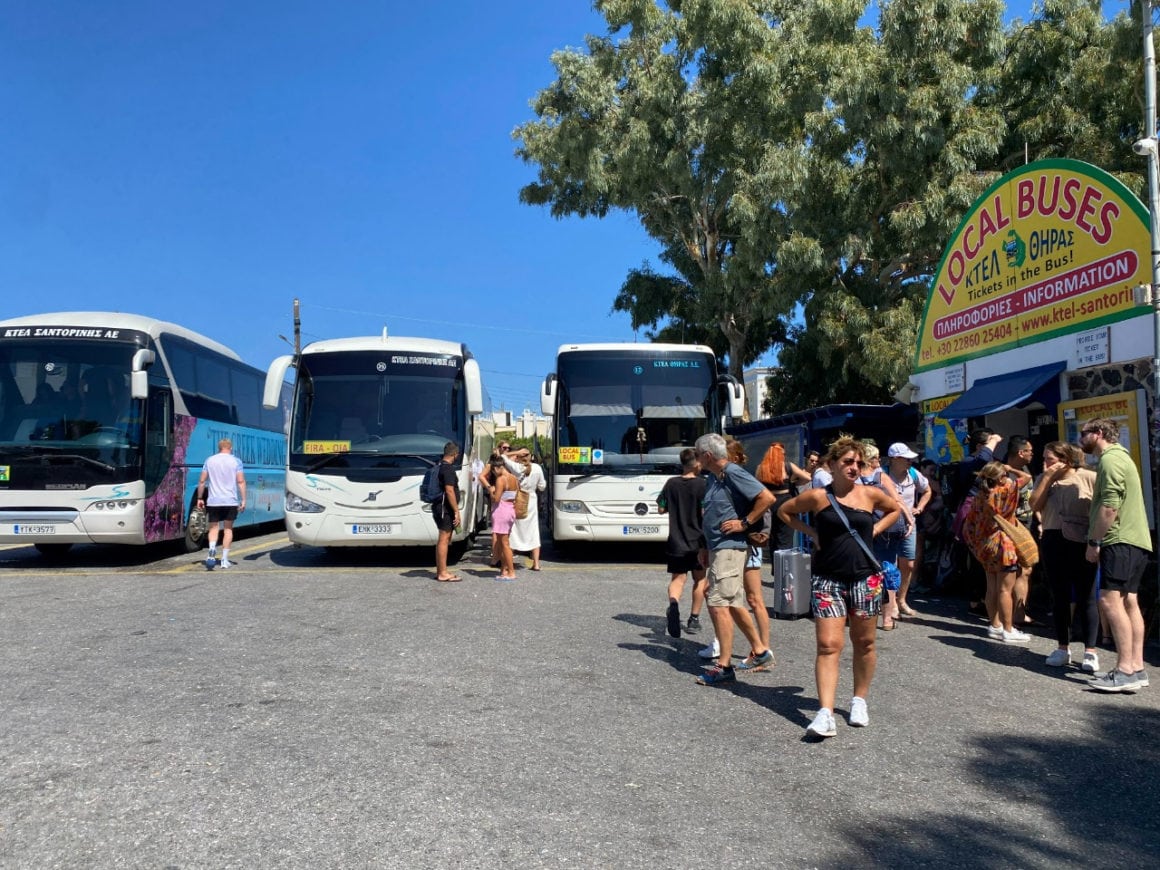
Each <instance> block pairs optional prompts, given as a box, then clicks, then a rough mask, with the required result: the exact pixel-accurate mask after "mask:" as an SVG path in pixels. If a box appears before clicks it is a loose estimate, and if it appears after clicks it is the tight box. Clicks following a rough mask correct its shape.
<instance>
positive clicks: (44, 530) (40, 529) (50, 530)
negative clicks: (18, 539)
mask: <svg viewBox="0 0 1160 870" xmlns="http://www.w3.org/2000/svg"><path fill="white" fill-rule="evenodd" d="M12 534H14V535H55V534H56V526H13V527H12Z"/></svg>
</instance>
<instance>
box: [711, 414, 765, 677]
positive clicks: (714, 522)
mask: <svg viewBox="0 0 1160 870" xmlns="http://www.w3.org/2000/svg"><path fill="white" fill-rule="evenodd" d="M693 449H694V450H695V451H696V452H697V458H698V459H700V461H701V468H703V469H704V470H705V471H706V472H708V478H707V480H706V485H705V496H704V501H703V502H702V507H703V509H702V529H703V530H704V533H705V546H706V549H704V550H702V551H701V553H700V558H701V564H702V565H703V566H704V567H706V568H708V569H709V589H708V592H707V594H706V596H705V601H706V603H707V604H708V605H709V618H710V619H712V620H713V630H714V632H716V635H717V640H718V642H719V643H720V645H721V654H720V655H719V656H718V658H717V666H716V667H714V668H711V669H710V670H708V671H706V672H705V673H704V674H702V675H701V676H699V677H698V678H697V682H698V683H700V684H701V685H703V686H713V685H716V684H718V683H725V682H730V681H732V680H734V679H736V675H735V674H734V672H733V664H732V661H733V625H734V624H735V623H736V625H737V627H738V628H740V629H741V632H742V634H744V635H745V637H746V639H747V640H748V641H749V646H750V649H752V650H753V664H754V665H755V666H756V665H769V664H772V662H773V652H772V651H771V650H770V649H769V647H768V646H766V645H765V644H764V643H763V642H762V640H761V637H760V635H759V634H758V632H757V626H756V624H755V623H754V622H753V617H752V616H750V615H749V607H748V604H747V603H746V600H745V583H744V572H745V560H746V558H747V557H748V556H749V541H748V540H747V539H746V535H747V534H748V533H749V532H750V531H752V530H760V529H761V526H762V521H763V518H764V516H765V512H766V511H767V510H769V508H770V507H771V506H772V505H773V502H774V495H773V493H772V492H770V491H769V490H768V489H766V487H765V484H763V483H761V482H760V481H759V480H757V478H755V477H754V476H753V475H752V474H750V473H749V472H748V471H746V470H745V469H744V468H742V467H741V466H740V465H737V464H735V463H732V462H730V461H729V451H728V449H727V448H726V446H725V439H724V438H723V437H721V436H720V435H717V434H709V435H702V436H701V437H700V438H698V439H697V443H696V444H694V445H693Z"/></svg>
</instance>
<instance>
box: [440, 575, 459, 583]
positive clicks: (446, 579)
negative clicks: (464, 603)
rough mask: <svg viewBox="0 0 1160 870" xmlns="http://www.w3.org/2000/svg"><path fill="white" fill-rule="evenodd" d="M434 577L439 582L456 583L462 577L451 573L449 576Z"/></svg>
mask: <svg viewBox="0 0 1160 870" xmlns="http://www.w3.org/2000/svg"><path fill="white" fill-rule="evenodd" d="M435 579H436V580H438V581H439V582H440V583H458V582H459V581H460V580H462V579H463V578H462V577H456V576H454V575H452V576H451V577H436V578H435Z"/></svg>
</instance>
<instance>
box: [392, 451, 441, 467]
mask: <svg viewBox="0 0 1160 870" xmlns="http://www.w3.org/2000/svg"><path fill="white" fill-rule="evenodd" d="M389 455H390V456H391V457H392V458H394V457H396V456H397V457H398V458H399V459H418V460H419V461H420V462H425V463H427V465H429V466H431V465H438V464H439V463H438V462H432V461H431V460H430V459H428V458H427V457H426V456H422V455H420V454H418V453H391V454H389Z"/></svg>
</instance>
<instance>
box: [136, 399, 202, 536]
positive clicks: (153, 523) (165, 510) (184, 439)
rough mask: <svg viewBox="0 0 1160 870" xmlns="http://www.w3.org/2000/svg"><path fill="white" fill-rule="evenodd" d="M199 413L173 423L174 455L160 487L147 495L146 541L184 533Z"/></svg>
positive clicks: (177, 419) (178, 418) (179, 418)
mask: <svg viewBox="0 0 1160 870" xmlns="http://www.w3.org/2000/svg"><path fill="white" fill-rule="evenodd" d="M196 425H197V418H196V417H181V416H179V417H177V418H176V420H175V421H174V423H173V458H172V460H171V461H170V463H169V470H168V471H167V472H166V473H165V477H163V478H162V480H161V483H160V484H159V485H158V487H157V489H156V490H155V491H154V492H153V494H152V495H150V496H149V497H148V498H147V499H145V542H146V543H153V542H154V541H168V540H172V539H174V538H180V537H181V536H182V535H184V534H185V509H186V507H187V505H186V503H185V483H186V474H187V469H186V461H185V457H186V452H187V451H188V450H189V440H190V436H191V435H192V434H193V429H194V427H195V426H196Z"/></svg>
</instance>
